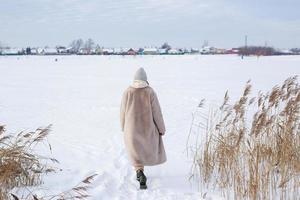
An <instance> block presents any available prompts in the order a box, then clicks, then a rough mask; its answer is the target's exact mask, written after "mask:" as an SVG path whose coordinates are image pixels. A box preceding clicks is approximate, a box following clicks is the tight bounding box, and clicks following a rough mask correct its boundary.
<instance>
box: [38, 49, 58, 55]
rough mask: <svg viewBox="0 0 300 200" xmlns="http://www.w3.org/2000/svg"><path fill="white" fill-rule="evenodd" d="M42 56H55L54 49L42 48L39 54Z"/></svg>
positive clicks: (55, 51) (55, 50)
mask: <svg viewBox="0 0 300 200" xmlns="http://www.w3.org/2000/svg"><path fill="white" fill-rule="evenodd" d="M41 53H42V54H43V55H57V53H58V52H57V49H56V48H44V49H43V50H42V52H41Z"/></svg>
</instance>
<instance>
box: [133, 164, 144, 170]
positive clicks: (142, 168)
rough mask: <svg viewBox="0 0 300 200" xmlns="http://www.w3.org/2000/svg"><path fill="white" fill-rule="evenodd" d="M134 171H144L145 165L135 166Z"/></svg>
mask: <svg viewBox="0 0 300 200" xmlns="http://www.w3.org/2000/svg"><path fill="white" fill-rule="evenodd" d="M134 169H135V171H138V170H142V171H144V166H143V165H138V166H134Z"/></svg>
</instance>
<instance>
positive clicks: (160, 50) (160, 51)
mask: <svg viewBox="0 0 300 200" xmlns="http://www.w3.org/2000/svg"><path fill="white" fill-rule="evenodd" d="M158 53H159V54H160V55H165V54H167V53H168V49H162V48H160V49H158Z"/></svg>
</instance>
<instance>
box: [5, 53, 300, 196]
mask: <svg viewBox="0 0 300 200" xmlns="http://www.w3.org/2000/svg"><path fill="white" fill-rule="evenodd" d="M56 58H57V62H56V61H55V59H56ZM299 63H300V56H281V57H275V56H274V57H260V58H259V59H258V58H257V57H246V58H245V59H243V60H242V59H241V58H240V57H238V56H234V55H222V56H203V55H186V56H135V57H134V56H13V57H7V56H2V57H0V70H1V79H0V91H1V95H0V122H1V124H6V129H7V130H8V132H9V133H16V132H19V131H21V130H26V131H31V130H35V129H36V128H37V127H40V126H46V125H48V124H53V131H52V133H51V135H50V136H49V141H50V143H51V145H52V149H53V152H52V154H51V156H52V157H55V158H57V159H58V160H59V161H60V164H59V165H58V167H59V168H61V169H62V171H58V172H57V173H55V174H49V175H47V176H45V184H44V185H43V188H45V189H46V193H48V194H50V193H56V192H59V191H63V190H67V189H69V188H71V187H72V186H74V185H76V184H77V183H78V182H79V181H80V180H82V179H83V178H84V177H86V176H88V175H91V174H93V173H97V174H99V175H98V176H97V178H96V179H95V182H94V183H93V186H92V188H91V190H90V194H91V195H92V196H93V197H92V198H91V199H93V200H99V199H201V196H202V194H201V193H200V192H199V190H198V186H197V183H195V182H193V181H192V182H189V181H188V177H189V173H190V167H191V158H187V155H186V140H187V136H188V132H189V128H190V123H191V120H192V115H191V113H192V112H193V111H194V110H195V108H196V106H197V105H198V103H199V102H200V100H201V99H202V98H205V99H206V102H207V103H208V104H209V105H216V104H217V103H218V102H220V101H221V100H222V98H223V96H224V93H225V91H226V90H227V89H229V94H230V96H231V98H232V99H235V98H236V97H238V96H239V95H240V94H241V91H242V89H243V87H244V84H245V83H246V81H247V80H249V79H251V82H252V83H253V85H254V91H253V93H256V92H258V90H263V91H266V90H269V89H270V88H272V87H273V86H274V85H275V84H279V83H281V82H282V81H283V80H285V79H286V78H287V77H289V76H293V75H299V74H300V68H299ZM138 67H144V68H145V70H146V71H147V73H148V79H149V82H150V84H151V86H152V87H153V88H154V89H155V90H156V92H157V94H158V97H159V99H160V103H161V107H162V110H163V115H164V118H165V122H166V128H167V132H166V135H165V136H164V138H163V139H164V143H165V148H166V153H167V157H168V161H167V163H165V164H163V165H159V166H155V167H146V169H145V173H146V175H147V176H148V188H149V189H148V190H146V191H140V190H139V189H138V184H137V181H136V180H135V173H134V171H133V168H132V167H131V166H130V163H129V161H128V157H127V155H126V152H125V150H124V143H123V135H122V134H123V133H122V132H121V130H120V124H119V106H120V101H121V96H122V93H123V91H124V90H125V89H126V88H127V86H128V85H129V84H130V83H131V81H132V78H133V74H134V72H135V70H136V69H137V68H138ZM43 154H48V151H47V150H46V147H45V148H44V150H43ZM201 190H202V191H203V192H204V193H205V192H207V194H206V199H222V198H221V194H220V193H218V192H217V191H215V190H213V189H205V188H202V189H201Z"/></svg>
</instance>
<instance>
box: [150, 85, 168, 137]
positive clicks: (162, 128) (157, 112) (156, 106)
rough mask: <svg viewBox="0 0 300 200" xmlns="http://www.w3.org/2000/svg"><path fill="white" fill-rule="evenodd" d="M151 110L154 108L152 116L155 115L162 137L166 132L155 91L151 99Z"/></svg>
mask: <svg viewBox="0 0 300 200" xmlns="http://www.w3.org/2000/svg"><path fill="white" fill-rule="evenodd" d="M151 108H152V114H153V121H154V123H155V125H156V127H157V129H158V131H159V133H160V134H161V135H164V134H165V132H166V128H165V123H164V119H163V116H162V112H161V108H160V105H159V101H158V98H157V95H156V93H155V92H154V91H153V94H152V97H151Z"/></svg>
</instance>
